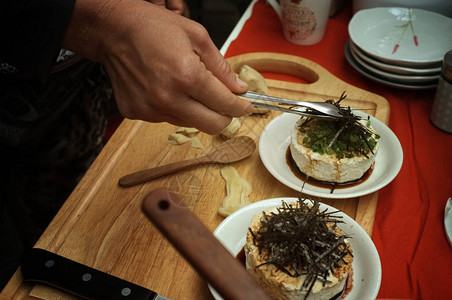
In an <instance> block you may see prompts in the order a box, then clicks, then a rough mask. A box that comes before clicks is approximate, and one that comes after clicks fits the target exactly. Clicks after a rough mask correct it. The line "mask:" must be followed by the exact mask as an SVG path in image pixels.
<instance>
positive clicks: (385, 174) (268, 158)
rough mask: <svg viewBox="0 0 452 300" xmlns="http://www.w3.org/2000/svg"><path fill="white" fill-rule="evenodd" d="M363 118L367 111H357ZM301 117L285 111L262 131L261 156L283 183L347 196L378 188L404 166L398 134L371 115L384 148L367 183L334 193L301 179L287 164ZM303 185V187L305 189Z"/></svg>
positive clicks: (336, 196) (311, 192)
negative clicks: (296, 124)
mask: <svg viewBox="0 0 452 300" xmlns="http://www.w3.org/2000/svg"><path fill="white" fill-rule="evenodd" d="M354 113H355V114H356V115H358V116H361V117H363V118H367V116H368V115H367V114H365V113H363V112H360V111H357V110H355V111H354ZM299 118H300V116H298V115H296V114H290V113H283V114H281V115H279V116H277V117H276V118H274V119H273V120H272V121H270V123H268V124H267V126H266V127H265V128H264V130H263V131H262V134H261V136H260V139H259V155H260V157H261V160H262V162H263V163H264V165H265V167H266V168H267V170H268V171H269V172H270V173H271V174H272V175H273V176H274V177H275V178H276V179H278V180H279V181H280V182H281V183H283V184H285V185H286V186H288V187H290V188H292V189H294V190H296V191H299V192H302V193H304V194H307V195H311V196H317V197H323V198H330V199H333V198H334V199H343V198H353V197H359V196H363V195H367V194H370V193H373V192H375V191H378V190H379V189H381V188H383V187H384V186H386V185H387V184H388V183H390V182H391V181H392V180H393V179H394V178H395V177H396V175H397V174H398V173H399V171H400V168H401V167H402V161H403V151H402V146H401V145H400V142H399V140H398V139H397V137H396V135H395V134H394V133H393V132H392V131H391V129H389V128H388V127H387V126H386V125H385V124H383V123H382V122H381V121H379V120H378V119H376V118H374V117H372V116H371V117H370V121H371V124H372V127H373V128H374V129H375V130H376V131H378V132H379V133H380V136H381V137H380V148H379V150H378V153H377V156H376V157H375V166H374V170H373V171H372V174H371V175H370V177H369V178H367V180H365V181H364V182H362V183H360V184H358V185H355V186H350V187H344V188H337V189H335V190H334V192H333V193H331V189H330V188H322V187H318V186H314V185H311V184H309V183H305V184H304V187H303V181H302V180H301V179H299V178H298V177H297V176H295V174H293V172H292V170H291V169H290V167H289V166H288V164H287V161H286V151H287V148H288V147H289V144H290V132H291V130H292V128H293V127H294V126H295V123H296V122H297V120H298V119H299ZM302 187H303V190H301V189H302Z"/></svg>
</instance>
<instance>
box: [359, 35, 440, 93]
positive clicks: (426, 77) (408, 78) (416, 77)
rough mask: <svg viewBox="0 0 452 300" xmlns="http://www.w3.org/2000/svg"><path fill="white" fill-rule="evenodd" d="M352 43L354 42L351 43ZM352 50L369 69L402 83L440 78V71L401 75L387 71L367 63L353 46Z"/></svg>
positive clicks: (361, 63)
mask: <svg viewBox="0 0 452 300" xmlns="http://www.w3.org/2000/svg"><path fill="white" fill-rule="evenodd" d="M350 45H352V43H350ZM350 51H351V53H352V55H353V58H354V59H356V61H357V62H358V63H359V64H360V65H361V66H363V67H364V68H366V69H367V70H369V71H371V72H373V73H375V74H377V75H379V76H381V77H383V78H386V79H388V80H391V81H393V82H400V83H410V84H412V83H426V82H432V81H437V80H438V79H439V73H438V74H435V75H401V74H394V73H390V72H387V71H383V70H380V69H378V68H375V67H373V66H371V65H370V64H368V63H366V62H365V61H364V60H363V59H361V57H360V56H359V55H358V54H357V53H356V52H355V51H354V49H353V47H352V46H351V47H350Z"/></svg>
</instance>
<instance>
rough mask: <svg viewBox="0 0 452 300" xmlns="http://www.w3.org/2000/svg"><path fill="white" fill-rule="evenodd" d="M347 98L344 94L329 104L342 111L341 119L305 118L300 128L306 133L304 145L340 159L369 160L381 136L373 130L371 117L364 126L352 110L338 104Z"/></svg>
mask: <svg viewBox="0 0 452 300" xmlns="http://www.w3.org/2000/svg"><path fill="white" fill-rule="evenodd" d="M346 97H347V96H346V95H344V93H342V95H341V97H340V99H339V100H338V101H337V102H335V101H334V100H327V101H326V102H329V103H332V104H335V105H336V106H337V107H338V108H339V110H340V114H341V115H342V116H343V117H342V118H338V119H333V120H323V119H318V118H305V121H304V122H303V123H302V124H301V126H300V128H299V130H300V132H301V133H304V134H305V137H304V138H303V144H304V146H306V147H307V148H311V149H312V151H314V152H316V153H319V154H328V155H332V154H335V155H336V157H337V158H338V159H342V158H344V157H346V158H352V157H354V156H360V155H364V156H365V157H366V158H367V157H368V155H369V153H372V154H374V152H373V151H374V149H375V146H376V145H377V140H378V139H379V138H380V136H379V135H378V134H374V132H372V131H371V129H370V118H368V120H367V123H366V124H362V123H361V122H360V120H361V117H359V116H356V115H354V114H353V113H352V111H351V109H350V107H342V106H340V105H339V104H340V102H341V101H342V100H344V99H345V98H346Z"/></svg>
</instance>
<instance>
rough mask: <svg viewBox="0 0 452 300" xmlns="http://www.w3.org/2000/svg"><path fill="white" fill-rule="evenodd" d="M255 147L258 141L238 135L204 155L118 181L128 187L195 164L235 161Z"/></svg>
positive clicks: (246, 155) (244, 156)
mask: <svg viewBox="0 0 452 300" xmlns="http://www.w3.org/2000/svg"><path fill="white" fill-rule="evenodd" d="M255 149H256V143H255V142H254V140H253V139H251V138H250V137H247V136H238V137H234V138H232V139H230V140H228V141H226V142H224V143H222V144H220V145H218V146H217V147H215V149H214V150H213V151H212V152H210V153H209V154H206V155H204V156H201V157H197V158H193V159H188V160H183V161H178V162H175V163H171V164H168V165H163V166H159V167H155V168H151V169H147V170H142V171H138V172H135V173H132V174H129V175H125V176H123V177H121V178H120V179H119V182H118V183H119V185H120V186H123V187H128V186H133V185H136V184H140V183H143V182H146V181H148V180H151V179H155V178H158V177H160V176H164V175H168V174H171V173H174V172H177V171H180V170H183V169H186V168H190V167H194V166H199V165H203V164H209V163H218V164H228V163H233V162H237V161H240V160H242V159H245V158H247V157H249V156H250V155H251V154H253V152H254V150H255Z"/></svg>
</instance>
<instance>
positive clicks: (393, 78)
mask: <svg viewBox="0 0 452 300" xmlns="http://www.w3.org/2000/svg"><path fill="white" fill-rule="evenodd" d="M348 31H349V34H350V41H348V42H347V45H346V47H345V56H346V58H347V60H348V62H349V63H350V64H351V65H352V66H353V67H354V68H355V69H356V70H357V71H359V72H360V73H362V74H363V75H365V76H366V77H368V78H371V79H373V80H375V81H378V82H381V83H384V84H386V85H390V86H395V87H402V88H408V89H426V88H434V87H436V85H437V83H438V79H439V76H440V71H441V63H442V60H443V58H444V55H445V54H446V52H448V51H449V50H452V19H450V18H447V17H445V16H443V15H441V14H438V13H434V12H430V11H426V10H422V9H410V8H401V7H378V8H371V9H364V10H360V11H358V12H357V13H356V14H355V15H354V16H353V18H352V19H351V21H350V23H349V26H348Z"/></svg>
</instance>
